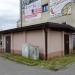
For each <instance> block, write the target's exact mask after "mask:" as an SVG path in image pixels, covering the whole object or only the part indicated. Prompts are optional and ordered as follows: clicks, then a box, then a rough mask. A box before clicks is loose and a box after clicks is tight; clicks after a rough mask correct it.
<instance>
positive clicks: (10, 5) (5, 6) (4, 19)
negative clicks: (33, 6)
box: [0, 0, 20, 29]
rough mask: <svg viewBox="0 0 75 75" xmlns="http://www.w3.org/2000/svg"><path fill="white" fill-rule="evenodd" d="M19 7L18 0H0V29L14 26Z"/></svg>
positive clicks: (17, 17)
mask: <svg viewBox="0 0 75 75" xmlns="http://www.w3.org/2000/svg"><path fill="white" fill-rule="evenodd" d="M19 9H20V7H19V0H0V29H9V28H14V27H16V22H17V20H18V19H19V17H20V16H19V11H20V10H19Z"/></svg>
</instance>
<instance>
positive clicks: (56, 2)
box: [50, 0, 72, 17]
mask: <svg viewBox="0 0 75 75" xmlns="http://www.w3.org/2000/svg"><path fill="white" fill-rule="evenodd" d="M70 2H72V0H50V17H58V16H62V15H63V14H62V10H63V8H64V7H65V6H66V5H67V4H68V3H70ZM69 8H70V9H68V10H69V11H71V7H69ZM67 14H68V13H67Z"/></svg>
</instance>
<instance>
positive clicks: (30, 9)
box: [24, 0, 42, 21]
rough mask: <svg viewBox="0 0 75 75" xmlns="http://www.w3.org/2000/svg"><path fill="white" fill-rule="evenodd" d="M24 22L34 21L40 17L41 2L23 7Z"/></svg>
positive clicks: (37, 1)
mask: <svg viewBox="0 0 75 75" xmlns="http://www.w3.org/2000/svg"><path fill="white" fill-rule="evenodd" d="M24 11H25V16H24V18H25V20H26V21H29V20H34V19H38V18H40V17H41V12H42V7H41V0H35V1H33V2H31V3H30V4H28V5H25V8H24Z"/></svg>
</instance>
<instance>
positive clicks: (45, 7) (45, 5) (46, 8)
mask: <svg viewBox="0 0 75 75" xmlns="http://www.w3.org/2000/svg"><path fill="white" fill-rule="evenodd" d="M42 11H43V12H47V11H48V4H44V5H42Z"/></svg>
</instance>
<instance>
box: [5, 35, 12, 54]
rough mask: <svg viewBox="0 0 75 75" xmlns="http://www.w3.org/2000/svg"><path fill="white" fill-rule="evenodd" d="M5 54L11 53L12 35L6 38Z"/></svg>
mask: <svg viewBox="0 0 75 75" xmlns="http://www.w3.org/2000/svg"><path fill="white" fill-rule="evenodd" d="M7 38H9V42H8V43H9V44H8V45H7ZM5 52H6V53H11V35H6V36H5Z"/></svg>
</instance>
